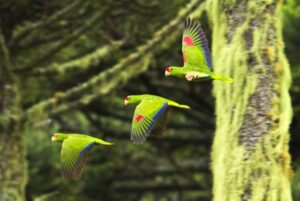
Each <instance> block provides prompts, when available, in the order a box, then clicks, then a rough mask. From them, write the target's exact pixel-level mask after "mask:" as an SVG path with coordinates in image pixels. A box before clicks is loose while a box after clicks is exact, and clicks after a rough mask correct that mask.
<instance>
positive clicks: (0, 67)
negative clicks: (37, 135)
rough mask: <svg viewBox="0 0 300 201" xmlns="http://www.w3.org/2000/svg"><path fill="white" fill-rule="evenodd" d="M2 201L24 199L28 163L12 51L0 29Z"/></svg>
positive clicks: (0, 195)
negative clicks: (13, 71)
mask: <svg viewBox="0 0 300 201" xmlns="http://www.w3.org/2000/svg"><path fill="white" fill-rule="evenodd" d="M0 73H1V74H0V75H1V79H0V80H1V82H0V200H1V201H21V200H25V193H24V189H25V184H26V160H25V153H26V151H25V148H24V139H23V138H24V137H23V135H21V133H22V132H21V122H20V117H21V115H22V113H21V107H20V102H19V96H18V93H17V92H18V86H17V83H18V82H17V80H16V77H15V76H14V75H13V74H12V73H11V69H10V59H9V51H8V49H7V48H6V45H5V40H4V38H3V36H2V35H1V30H0Z"/></svg>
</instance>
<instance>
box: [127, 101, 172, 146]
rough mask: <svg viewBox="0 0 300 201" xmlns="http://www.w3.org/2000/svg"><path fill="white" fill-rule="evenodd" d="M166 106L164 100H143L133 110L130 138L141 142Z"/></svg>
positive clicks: (135, 141)
mask: <svg viewBox="0 0 300 201" xmlns="http://www.w3.org/2000/svg"><path fill="white" fill-rule="evenodd" d="M167 108H168V103H167V102H166V101H160V100H159V101H157V100H155V101H153V100H143V101H142V102H141V103H140V104H139V105H138V106H137V107H136V109H135V111H134V116H133V119H132V129H131V140H132V141H133V142H134V143H137V144H141V143H143V142H144V141H145V140H146V138H147V137H148V136H149V135H150V133H151V131H152V130H153V128H154V126H155V124H156V122H157V121H158V120H159V119H160V117H161V116H162V115H163V114H164V113H165V111H166V109H167ZM160 124H163V123H162V122H160Z"/></svg>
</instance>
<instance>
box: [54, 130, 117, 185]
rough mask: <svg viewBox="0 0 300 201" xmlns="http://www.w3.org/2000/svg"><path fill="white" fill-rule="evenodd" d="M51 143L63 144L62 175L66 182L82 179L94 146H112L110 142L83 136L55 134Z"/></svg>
mask: <svg viewBox="0 0 300 201" xmlns="http://www.w3.org/2000/svg"><path fill="white" fill-rule="evenodd" d="M51 141H52V142H62V149H61V163H62V168H61V173H62V176H63V178H64V179H65V180H72V179H79V178H80V177H81V174H82V172H83V168H84V164H85V162H86V159H87V156H88V152H89V151H90V150H91V149H92V147H93V146H94V145H97V144H103V145H112V143H110V142H106V141H104V140H101V139H98V138H95V137H91V136H88V135H82V134H65V133H55V134H53V135H52V138H51Z"/></svg>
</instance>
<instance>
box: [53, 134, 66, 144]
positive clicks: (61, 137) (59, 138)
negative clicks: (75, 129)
mask: <svg viewBox="0 0 300 201" xmlns="http://www.w3.org/2000/svg"><path fill="white" fill-rule="evenodd" d="M66 138H67V135H66V134H62V133H54V134H53V135H52V137H51V141H52V142H62V141H64V140H65V139H66Z"/></svg>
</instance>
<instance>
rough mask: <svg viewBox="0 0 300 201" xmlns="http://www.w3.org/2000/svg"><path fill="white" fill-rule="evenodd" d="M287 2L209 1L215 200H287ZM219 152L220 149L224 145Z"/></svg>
mask: <svg viewBox="0 0 300 201" xmlns="http://www.w3.org/2000/svg"><path fill="white" fill-rule="evenodd" d="M281 7H282V1H275V0H265V1H259V2H258V1H255V2H254V1H250V0H243V1H242V3H241V2H240V1H230V0H225V1H221V0H208V2H207V11H208V14H209V17H210V19H211V21H212V26H213V47H212V55H213V67H214V70H215V71H216V72H217V73H220V74H223V75H226V76H231V77H233V78H234V83H233V84H231V85H229V84H224V83H221V82H218V81H215V83H214V95H215V96H216V116H217V129H216V135H215V139H214V144H213V151H212V170H213V174H214V188H213V194H214V200H215V201H219V200H220V201H221V200H222V201H226V200H228V201H229V200H230V201H238V200H243V201H250V200H251V201H260V200H261V201H265V200H268V201H275V200H276V201H279V200H282V201H288V200H291V192H290V176H291V170H290V155H289V153H288V141H289V134H288V127H289V124H290V122H291V114H292V112H291V102H290V96H289V93H288V90H289V86H290V80H291V79H290V70H289V65H288V62H287V60H286V57H285V55H284V53H283V39H282V33H281V32H282V24H281V10H282V9H281ZM220 145H222V146H220Z"/></svg>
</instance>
